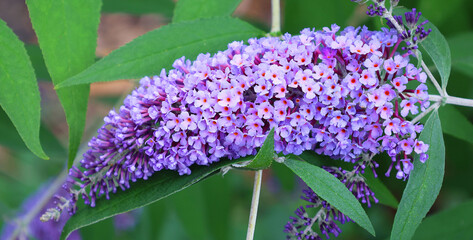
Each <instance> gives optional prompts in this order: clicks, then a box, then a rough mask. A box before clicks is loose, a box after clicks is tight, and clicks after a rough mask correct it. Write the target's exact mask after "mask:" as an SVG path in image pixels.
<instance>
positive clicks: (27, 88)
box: [0, 20, 48, 159]
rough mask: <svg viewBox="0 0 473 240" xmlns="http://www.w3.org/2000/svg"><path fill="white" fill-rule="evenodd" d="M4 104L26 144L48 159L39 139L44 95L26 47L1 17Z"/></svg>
mask: <svg viewBox="0 0 473 240" xmlns="http://www.w3.org/2000/svg"><path fill="white" fill-rule="evenodd" d="M0 46H1V48H2V49H1V50H0V84H1V87H0V106H2V108H3V110H5V112H6V113H7V115H8V117H9V118H10V120H11V121H12V123H13V125H15V128H16V130H17V131H18V133H19V134H20V136H21V139H23V141H24V142H25V144H26V146H27V147H28V148H29V149H30V150H31V152H33V153H34V154H36V155H37V156H38V157H40V158H43V159H48V156H46V154H45V153H44V151H43V148H42V147H41V143H40V141H39V126H40V118H41V106H40V102H41V98H40V96H39V89H38V84H37V82H36V77H35V74H34V70H33V66H32V65H31V61H30V59H29V57H28V54H27V53H26V50H25V46H24V45H23V43H22V42H21V41H20V40H19V39H18V37H17V36H16V35H15V34H14V33H13V31H12V30H11V29H10V28H9V27H8V26H7V24H6V23H5V22H4V21H2V20H0Z"/></svg>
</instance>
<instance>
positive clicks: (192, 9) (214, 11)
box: [172, 0, 241, 23]
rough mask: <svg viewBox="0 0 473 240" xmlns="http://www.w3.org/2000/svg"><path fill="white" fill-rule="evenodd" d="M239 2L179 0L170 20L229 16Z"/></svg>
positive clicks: (229, 0)
mask: <svg viewBox="0 0 473 240" xmlns="http://www.w3.org/2000/svg"><path fill="white" fill-rule="evenodd" d="M240 2H241V0H180V1H178V2H177V4H176V8H175V9H174V15H173V17H172V22H173V23H177V22H183V21H190V20H195V19H199V18H209V17H217V16H223V17H226V16H230V15H232V13H233V11H235V9H236V8H237V7H238V4H240Z"/></svg>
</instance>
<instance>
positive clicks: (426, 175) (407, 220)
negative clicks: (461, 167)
mask: <svg viewBox="0 0 473 240" xmlns="http://www.w3.org/2000/svg"><path fill="white" fill-rule="evenodd" d="M419 139H420V140H422V141H424V142H425V143H427V144H429V145H430V146H429V150H428V151H427V154H428V155H429V159H427V160H426V161H425V163H421V162H420V161H419V156H416V157H415V159H414V169H413V170H412V172H411V173H410V176H409V180H408V182H407V185H406V188H405V189H404V193H403V194H402V199H401V202H400V203H399V207H398V210H397V212H396V216H395V217H394V225H393V229H392V232H391V239H392V240H394V239H403V240H404V239H411V238H412V236H413V235H414V232H415V230H416V229H417V227H418V226H419V224H420V222H421V221H422V219H423V218H424V217H425V215H426V214H427V212H428V211H429V209H430V207H432V205H433V204H434V202H435V199H436V198H437V195H438V194H439V192H440V188H441V186H442V181H443V175H444V168H445V146H444V142H443V135H442V126H441V124H440V119H439V115H438V112H437V111H435V112H434V113H432V114H431V115H430V117H429V119H428V120H427V123H426V124H425V126H424V129H423V130H422V133H421V134H420V137H419Z"/></svg>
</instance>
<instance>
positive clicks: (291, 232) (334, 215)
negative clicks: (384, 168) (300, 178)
mask: <svg viewBox="0 0 473 240" xmlns="http://www.w3.org/2000/svg"><path fill="white" fill-rule="evenodd" d="M365 156H366V155H365ZM366 167H369V168H370V169H371V170H372V171H373V173H374V174H376V173H375V172H374V168H376V167H378V164H377V163H376V162H375V161H374V160H372V158H370V157H365V158H364V159H363V161H360V162H358V163H357V164H356V165H355V167H354V169H353V170H352V171H346V170H343V169H342V168H341V167H326V166H323V167H322V168H323V169H324V170H326V171H327V172H329V173H330V174H332V175H333V176H335V177H336V178H338V179H339V180H340V181H341V182H342V183H344V184H345V186H346V187H347V188H348V189H349V190H350V191H351V192H352V193H353V195H354V196H355V197H356V198H357V199H359V200H360V201H361V202H362V203H366V204H367V205H368V207H370V206H371V201H370V199H373V200H374V202H375V203H377V202H378V199H377V198H376V197H375V194H374V192H373V191H372V190H371V189H370V188H369V186H368V185H367V184H366V182H365V178H364V177H363V176H362V175H361V174H362V173H364V171H365V169H366ZM375 176H376V175H375ZM303 193H304V195H303V196H301V198H302V199H303V200H306V201H308V202H310V203H312V204H309V205H305V206H300V207H299V208H297V210H296V211H295V212H294V213H295V214H296V217H290V220H289V222H288V223H287V224H286V225H285V227H284V232H286V233H287V234H288V235H287V236H286V239H288V240H289V239H313V240H319V239H322V238H321V237H320V236H319V234H318V233H317V232H314V231H313V226H314V225H315V224H316V223H317V225H318V227H319V229H320V232H321V233H322V234H324V235H326V236H327V238H329V234H330V233H331V234H334V235H335V237H337V236H338V235H339V234H340V233H341V229H340V228H339V227H338V225H337V223H336V221H338V222H340V223H341V224H344V223H346V222H348V221H351V219H350V218H348V217H347V216H345V215H344V214H343V213H342V212H340V211H338V210H337V209H335V208H333V206H331V205H330V204H328V203H327V202H326V201H324V200H323V199H321V198H319V197H318V195H317V194H316V193H315V192H314V191H313V190H312V189H311V188H307V189H306V190H304V191H303ZM319 207H320V208H319ZM309 208H318V210H317V212H316V213H315V214H313V217H310V216H311V215H309V214H308V213H307V211H306V209H309Z"/></svg>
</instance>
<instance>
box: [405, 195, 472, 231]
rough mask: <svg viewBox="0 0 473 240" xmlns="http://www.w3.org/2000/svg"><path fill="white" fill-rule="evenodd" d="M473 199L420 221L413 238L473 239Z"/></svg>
mask: <svg viewBox="0 0 473 240" xmlns="http://www.w3.org/2000/svg"><path fill="white" fill-rule="evenodd" d="M472 212H473V201H471V200H470V201H468V202H464V203H462V204H460V205H458V206H456V207H453V208H450V209H447V210H444V211H442V212H439V213H436V214H434V215H432V216H430V217H427V218H425V219H424V221H422V223H421V224H420V226H419V228H418V229H417V231H416V232H415V234H414V237H413V239H416V240H431V239H455V240H468V239H473V218H472V217H471V213H472Z"/></svg>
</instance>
